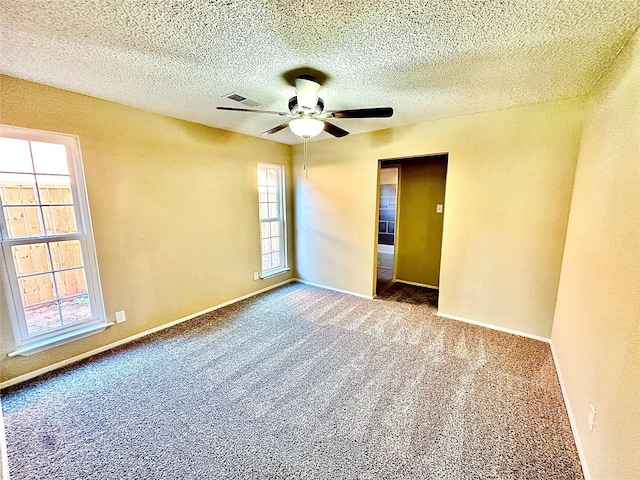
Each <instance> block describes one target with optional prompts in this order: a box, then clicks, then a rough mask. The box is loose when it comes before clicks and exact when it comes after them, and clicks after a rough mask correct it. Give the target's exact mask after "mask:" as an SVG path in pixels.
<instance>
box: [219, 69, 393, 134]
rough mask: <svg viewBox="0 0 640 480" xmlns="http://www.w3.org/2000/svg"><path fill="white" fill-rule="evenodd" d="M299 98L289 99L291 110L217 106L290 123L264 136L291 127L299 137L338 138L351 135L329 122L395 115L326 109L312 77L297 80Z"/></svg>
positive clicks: (381, 111) (383, 111) (384, 109)
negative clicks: (322, 136)
mask: <svg viewBox="0 0 640 480" xmlns="http://www.w3.org/2000/svg"><path fill="white" fill-rule="evenodd" d="M295 84H296V96H295V97H291V98H290V99H289V111H288V112H277V111H274V110H259V109H253V108H233V107H217V109H218V110H230V111H234V112H254V113H269V114H271V115H280V116H281V117H287V118H289V119H290V120H288V121H286V122H285V123H283V124H280V125H278V126H276V127H273V128H271V129H269V130H266V131H264V132H262V134H263V135H271V134H273V133H276V132H279V131H280V130H283V129H285V128H287V127H289V129H290V130H291V131H292V132H293V133H294V134H295V135H298V136H299V137H302V138H305V139H307V138H310V137H315V136H316V135H320V133H321V132H322V131H325V132H327V133H329V134H331V135H333V136H334V137H344V136H345V135H349V132H347V131H346V130H344V129H342V128H340V127H338V126H337V125H334V124H333V123H331V122H329V121H328V120H338V119H342V118H387V117H390V116H392V115H393V108H391V107H381V108H357V109H351V110H325V109H324V101H323V100H322V99H321V98H320V97H318V92H319V91H320V87H321V85H320V84H319V83H318V82H317V81H316V80H315V78H313V77H312V76H311V75H301V76H299V77H298V78H296V81H295Z"/></svg>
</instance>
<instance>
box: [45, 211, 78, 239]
mask: <svg viewBox="0 0 640 480" xmlns="http://www.w3.org/2000/svg"><path fill="white" fill-rule="evenodd" d="M42 213H43V215H44V225H45V228H46V231H47V235H56V234H61V233H77V232H78V226H77V225H76V214H75V212H74V210H73V207H61V206H56V207H42Z"/></svg>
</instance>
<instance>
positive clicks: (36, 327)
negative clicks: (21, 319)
mask: <svg viewBox="0 0 640 480" xmlns="http://www.w3.org/2000/svg"><path fill="white" fill-rule="evenodd" d="M24 315H25V318H26V321H27V329H28V330H29V335H38V334H40V333H45V332H49V331H51V330H56V329H57V328H60V327H61V326H62V323H61V322H60V312H59V310H58V302H47V303H43V304H40V305H34V306H32V307H25V309H24Z"/></svg>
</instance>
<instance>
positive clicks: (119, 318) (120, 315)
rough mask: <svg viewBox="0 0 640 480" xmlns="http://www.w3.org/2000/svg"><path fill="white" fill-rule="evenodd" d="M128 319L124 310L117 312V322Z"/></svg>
mask: <svg viewBox="0 0 640 480" xmlns="http://www.w3.org/2000/svg"><path fill="white" fill-rule="evenodd" d="M126 321H127V316H126V315H125V314H124V310H120V311H118V312H116V323H122V322H126Z"/></svg>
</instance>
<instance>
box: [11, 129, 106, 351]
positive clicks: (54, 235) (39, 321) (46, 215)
mask: <svg viewBox="0 0 640 480" xmlns="http://www.w3.org/2000/svg"><path fill="white" fill-rule="evenodd" d="M0 127H1V128H2V129H3V131H2V135H0V141H1V142H2V143H1V144H0V146H1V147H2V148H0V206H1V207H2V210H3V215H1V216H0V227H1V228H0V230H1V231H2V232H1V233H2V238H1V239H2V244H3V250H4V262H3V263H4V264H5V270H6V273H7V275H8V276H7V281H9V284H10V285H11V291H12V292H13V298H14V305H15V308H16V315H17V318H15V319H13V320H15V322H14V326H15V331H14V333H15V334H16V343H17V345H18V347H21V346H23V345H28V344H30V343H31V342H35V341H40V340H41V339H42V338H44V339H48V338H55V337H56V335H61V334H63V333H65V332H69V331H73V328H83V327H84V326H86V325H97V324H103V323H105V320H104V310H103V306H102V298H101V294H100V291H99V280H98V279H97V276H96V275H97V267H96V265H95V253H93V252H92V250H90V251H87V245H90V246H93V241H92V240H91V237H90V234H89V235H87V233H86V232H85V231H84V229H83V228H82V225H84V223H85V221H87V220H88V209H87V207H86V205H84V206H83V205H80V206H79V205H78V204H77V203H76V201H75V200H76V193H78V190H77V185H78V183H77V182H78V179H80V181H82V167H81V165H80V164H79V163H76V162H79V161H80V160H79V155H78V153H77V152H76V148H77V143H76V144H75V145H74V142H73V140H72V138H71V137H70V136H65V135H59V134H49V133H47V132H38V131H29V130H26V129H20V128H13V127H6V126H0ZM5 131H9V132H11V133H13V132H14V131H17V133H16V135H15V136H14V135H12V134H5ZM26 132H34V133H33V136H34V137H36V138H38V140H34V139H33V138H30V137H31V135H30V134H29V133H26ZM41 138H45V140H44V141H42V140H40V139H41ZM34 147H35V148H34ZM36 149H38V150H37V152H35V153H34V151H35V150H36ZM36 157H37V158H36ZM78 175H79V177H78ZM80 185H83V183H80ZM74 189H76V190H74ZM83 198H85V200H83ZM83 201H84V202H86V197H82V190H80V202H81V203H82V202H83ZM83 215H85V216H87V219H85V220H83ZM89 225H90V223H89ZM89 252H92V253H89ZM87 259H89V260H87ZM87 261H88V262H89V263H87ZM13 320H12V321H13Z"/></svg>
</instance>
